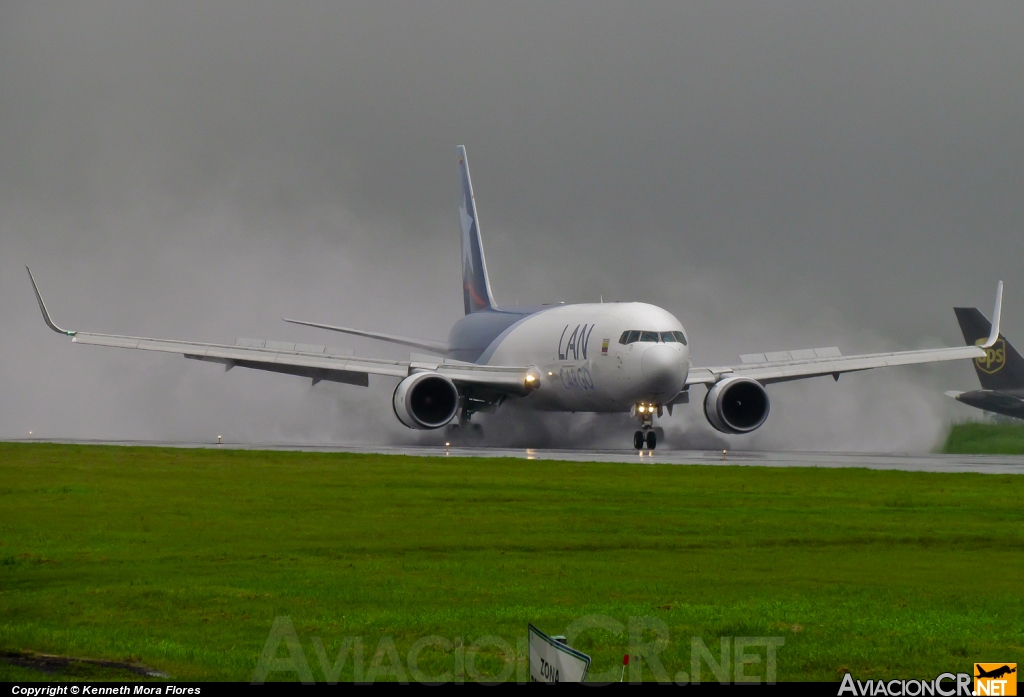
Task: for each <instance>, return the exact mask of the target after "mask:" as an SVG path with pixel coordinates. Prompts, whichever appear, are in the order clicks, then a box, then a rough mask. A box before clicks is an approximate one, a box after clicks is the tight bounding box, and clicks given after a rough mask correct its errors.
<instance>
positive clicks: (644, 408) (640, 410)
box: [637, 404, 647, 414]
mask: <svg viewBox="0 0 1024 697" xmlns="http://www.w3.org/2000/svg"><path fill="white" fill-rule="evenodd" d="M646 409H647V407H645V406H644V405H643V404H641V405H640V406H639V407H637V411H639V412H640V413H641V414H643V413H644V411H646Z"/></svg>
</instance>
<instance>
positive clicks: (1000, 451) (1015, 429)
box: [942, 423, 1024, 455]
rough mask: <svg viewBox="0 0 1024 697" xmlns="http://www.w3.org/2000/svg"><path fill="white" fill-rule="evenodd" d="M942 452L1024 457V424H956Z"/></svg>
mask: <svg viewBox="0 0 1024 697" xmlns="http://www.w3.org/2000/svg"><path fill="white" fill-rule="evenodd" d="M942 452H944V453H951V454H957V455H1024V423H1017V424H981V423H963V424H956V425H954V426H953V428H951V429H950V431H949V435H948V436H947V437H946V442H945V444H944V445H943V446H942Z"/></svg>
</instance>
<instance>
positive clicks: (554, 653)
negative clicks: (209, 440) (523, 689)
mask: <svg viewBox="0 0 1024 697" xmlns="http://www.w3.org/2000/svg"><path fill="white" fill-rule="evenodd" d="M529 627H530V682H548V683H553V682H583V681H584V680H586V678H587V670H589V668H590V656H588V655H587V654H585V653H581V652H580V651H577V650H576V649H574V648H571V647H569V646H568V645H566V644H563V643H561V642H560V641H557V640H556V639H552V638H551V637H549V636H548V635H547V634H545V633H544V632H542V631H540V630H539V629H537V628H536V627H534V626H533V625H532V624H531V625H529Z"/></svg>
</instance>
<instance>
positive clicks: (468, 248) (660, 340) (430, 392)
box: [29, 145, 1003, 449]
mask: <svg viewBox="0 0 1024 697" xmlns="http://www.w3.org/2000/svg"><path fill="white" fill-rule="evenodd" d="M458 161H459V174H460V180H461V203H460V205H459V217H460V219H461V223H462V297H463V301H464V303H465V310H466V315H465V317H462V318H461V319H459V320H458V321H457V322H456V323H455V324H454V326H452V328H451V331H450V332H449V333H448V341H447V343H440V342H433V341H426V340H421V339H415V338H410V337H404V336H395V335H392V334H382V333H379V332H372V331H363V330H360V329H352V328H348V327H338V326H334V325H329V324H321V323H317V322H306V321H299V320H286V321H288V322H293V323H295V324H304V325H308V326H311V327H318V328H321V329H327V330H330V331H335V332H343V333H347V334H354V335H356V336H362V337H369V338H372V339H378V340H380V341H386V342H390V343H394V344H401V345H404V346H409V347H412V348H415V349H418V350H420V351H425V352H427V354H428V355H420V354H414V355H412V356H411V357H410V360H408V361H395V360H385V359H379V358H357V357H354V356H352V355H347V354H344V353H342V352H338V351H335V350H332V349H328V348H325V347H323V346H313V345H307V344H295V343H284V342H275V341H264V340H252V339H239V340H237V341H236V343H235V345H230V344H204V343H198V342H192V341H171V340H167V339H148V338H143V337H133V336H115V335H110V334H94V333H91V332H80V331H70V330H65V329H61V328H60V327H58V326H57V325H56V324H54V322H53V320H52V319H51V318H50V314H49V312H48V311H47V309H46V305H45V304H44V303H43V299H42V296H41V295H40V294H39V289H38V287H37V286H36V283H35V280H34V279H32V287H33V289H34V290H35V293H36V299H37V300H38V301H39V308H40V310H42V313H43V319H44V320H45V321H46V324H47V325H48V326H49V327H50V329H52V330H54V331H55V332H58V333H60V334H66V335H67V336H70V337H71V341H72V342H74V343H77V344H92V345H96V346H115V347H119V348H131V349H142V350H144V351H163V352H167V353H179V354H182V355H184V356H185V357H186V358H193V359H196V360H201V361H209V362H212V363H221V364H223V365H225V366H226V367H227V368H228V369H230V368H233V367H243V368H255V369H257V370H269V371H273V372H277V373H286V374H289V375H298V376H302V377H305V378H310V379H312V381H313V383H314V384H316V383H317V382H319V381H321V380H330V381H334V382H341V383H347V384H350V385H362V386H366V385H367V384H369V376H370V375H371V374H372V375H382V376H386V377H388V378H397V379H398V380H399V382H398V386H397V387H396V388H395V392H394V396H393V398H392V405H393V408H394V412H395V416H396V417H397V418H398V420H399V421H401V422H402V423H403V424H404V425H406V426H408V427H409V428H413V429H424V430H427V429H437V428H442V427H444V426H446V425H448V424H450V423H455V422H458V423H460V424H462V425H465V424H466V423H467V422H469V420H470V418H471V417H472V416H473V414H474V413H476V412H480V411H484V410H488V411H489V410H493V409H495V408H497V407H499V406H500V405H501V404H502V403H504V402H506V401H507V400H519V401H521V402H522V404H523V405H524V406H525V407H527V408H532V409H536V410H541V411H570V412H577V411H580V412H628V413H630V414H632V415H633V416H634V417H635V418H636V420H637V422H638V428H637V430H636V432H635V433H634V435H633V446H634V447H635V448H637V449H643V448H645V447H646V448H649V449H653V448H655V447H656V445H657V436H656V431H655V430H654V428H653V426H654V418H655V417H656V416H657V417H661V416H662V415H663V413H664V412H665V411H667V412H668V413H669V414H671V413H672V408H673V406H675V405H678V404H685V403H688V402H689V401H690V387H692V386H693V385H704V386H706V387H707V390H708V391H707V395H706V396H705V397H704V414H705V416H706V417H707V419H708V421H709V422H710V423H711V425H712V426H713V427H714V428H716V429H717V430H719V431H721V432H723V433H728V434H743V433H750V432H752V431H754V430H755V429H757V428H759V427H760V426H761V425H762V424H763V423H764V422H765V419H767V418H768V410H769V401H768V393H767V391H766V390H765V386H766V385H770V384H772V383H776V382H785V381H788V380H801V379H804V378H810V377H816V376H824V375H831V376H833V377H834V378H835V379H836V380H838V379H839V375H840V374H841V373H847V372H852V371H858V370H868V369H871V368H883V367H887V366H897V365H911V364H916V363H936V362H940V361H951V360H960V359H976V358H982V357H984V356H985V355H986V351H985V350H986V348H989V347H991V346H992V345H993V344H994V343H995V342H996V340H997V339H998V337H999V316H1000V305H1001V302H1002V288H1003V284H1002V281H1000V282H999V284H998V290H997V293H996V304H995V310H994V312H993V322H992V328H991V332H990V334H989V337H988V339H987V341H986V342H984V343H982V345H980V346H958V347H953V348H937V349H924V350H918V351H894V352H887V353H872V354H864V355H859V356H843V355H842V354H841V353H840V352H839V349H837V348H835V347H829V348H815V349H803V350H797V351H781V352H776V353H763V354H750V355H746V356H741V357H740V363H738V364H734V365H721V366H694V365H693V363H692V361H691V360H690V338H691V337H689V336H688V335H687V333H686V330H685V329H683V325H682V324H681V323H680V322H679V320H678V319H676V318H675V316H673V315H672V313H670V312H668V311H667V310H663V309H662V308H660V307H656V306H654V305H648V304H646V303H638V302H615V303H583V304H576V305H566V304H561V303H559V304H551V305H541V306H538V307H531V308H525V307H518V306H517V307H510V308H502V307H498V305H497V303H496V302H495V301H494V295H493V293H492V292H491V284H490V281H489V279H488V277H487V264H486V262H485V261H484V249H483V243H482V240H481V237H480V219H479V217H478V215H477V207H476V200H475V198H474V196H473V184H472V182H471V180H470V178H469V164H468V162H467V160H466V149H465V147H463V146H461V145H460V146H459V147H458ZM29 277H30V279H31V277H32V272H31V271H29Z"/></svg>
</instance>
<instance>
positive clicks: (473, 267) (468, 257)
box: [458, 145, 495, 315]
mask: <svg viewBox="0 0 1024 697" xmlns="http://www.w3.org/2000/svg"><path fill="white" fill-rule="evenodd" d="M458 153H459V185H460V191H459V220H460V222H461V224H462V299H463V303H464V304H465V306H466V314H467V315H469V314H472V313H474V312H480V311H482V310H493V309H494V308H495V303H494V296H493V295H492V294H491V282H490V280H488V278H487V262H486V261H484V245H483V242H482V241H481V240H480V217H479V216H478V215H477V212H476V200H475V199H474V198H473V182H472V180H471V179H470V178H469V161H468V160H467V159H466V146H464V145H460V146H459V147H458Z"/></svg>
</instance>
